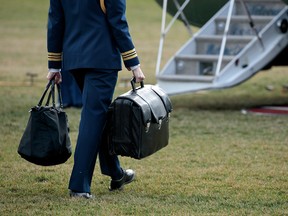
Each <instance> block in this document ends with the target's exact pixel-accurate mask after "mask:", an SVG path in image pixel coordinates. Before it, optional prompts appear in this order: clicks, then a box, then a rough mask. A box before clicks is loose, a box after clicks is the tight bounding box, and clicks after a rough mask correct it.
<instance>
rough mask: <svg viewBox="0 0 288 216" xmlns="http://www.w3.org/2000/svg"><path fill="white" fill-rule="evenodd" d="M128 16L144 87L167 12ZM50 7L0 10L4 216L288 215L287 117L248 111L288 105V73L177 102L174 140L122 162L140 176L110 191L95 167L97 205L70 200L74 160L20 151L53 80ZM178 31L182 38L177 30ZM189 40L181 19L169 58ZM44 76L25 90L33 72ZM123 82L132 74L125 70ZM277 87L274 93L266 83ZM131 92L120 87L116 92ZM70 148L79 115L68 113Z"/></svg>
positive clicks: (141, 4)
mask: <svg viewBox="0 0 288 216" xmlns="http://www.w3.org/2000/svg"><path fill="white" fill-rule="evenodd" d="M127 3H128V15H127V16H128V19H129V21H130V29H131V32H132V35H133V37H134V42H135V44H136V47H137V51H138V53H139V55H140V57H141V64H142V67H143V70H144V72H145V74H146V76H147V79H146V83H155V82H156V79H155V74H154V71H155V65H156V57H157V52H158V43H159V35H160V33H159V31H160V22H161V10H160V8H159V7H158V5H156V4H155V3H154V1H152V0H149V1H141V0H129V1H127ZM47 7H48V1H39V0H29V1H20V0H14V1H7V2H2V4H1V8H0V32H1V34H0V50H1V52H0V65H1V67H0V104H1V107H0V116H1V124H0V215H17V216H18V215H66V216H67V215H141V216H142V215H181V216H182V215H288V174H287V173H288V154H287V150H288V145H287V143H288V138H287V134H288V129H287V128H288V127H287V126H288V123H287V122H288V117H286V116H256V115H243V114H242V113H241V109H244V108H248V107H252V106H258V105H265V104H287V103H288V93H287V92H284V91H283V90H282V85H284V84H287V83H288V78H287V75H288V74H287V68H285V67H277V68H272V69H271V70H269V71H267V72H263V73H259V74H257V75H256V76H255V77H253V78H252V79H250V80H249V81H247V82H245V83H243V84H242V85H240V86H237V87H235V88H231V89H225V90H219V91H211V92H201V93H197V94H188V95H179V96H173V97H171V99H172V103H173V106H174V111H173V113H172V115H171V122H170V143H169V145H168V146H167V147H166V148H164V149H162V150H161V151H159V152H158V153H156V154H154V155H152V156H150V157H148V158H146V159H143V160H140V161H138V160H134V159H130V158H121V162H122V165H123V167H127V168H130V167H131V168H133V169H135V170H136V172H137V180H136V181H135V182H134V183H133V184H131V185H129V186H127V187H125V189H124V190H123V191H121V192H115V193H114V192H113V193H111V192H109V191H108V189H107V188H108V186H109V179H108V178H107V177H104V176H102V175H100V170H99V167H98V164H97V166H96V169H95V175H94V179H93V183H92V192H93V193H94V194H95V196H96V198H95V199H94V200H78V199H70V198H69V197H68V190H67V184H68V180H69V175H70V172H71V169H72V165H73V158H72V157H71V159H69V160H68V162H67V163H65V164H63V165H59V166H54V167H41V166H36V165H33V164H30V163H28V162H26V161H25V160H23V159H21V158H20V156H19V155H18V154H17V147H18V144H19V140H20V138H21V135H22V133H23V130H24V128H25V126H26V123H27V120H28V116H29V113H28V110H29V109H30V107H31V106H33V105H35V104H36V103H37V102H38V99H39V97H40V95H41V92H42V91H43V88H44V85H45V83H46V80H45V76H46V71H47V69H46V48H45V47H46V42H45V34H46V33H45V32H46V22H47V18H46V17H47ZM179 32H183V34H180V33H179ZM187 38H188V35H187V33H186V30H185V29H184V27H183V26H182V24H180V23H177V25H176V26H175V27H174V28H173V30H172V33H171V35H169V36H167V39H168V41H167V43H166V45H167V48H166V49H165V52H164V57H163V61H164V62H165V61H167V60H168V58H169V56H170V55H171V54H173V52H174V51H175V50H177V49H178V48H179V46H180V45H181V43H183V41H185V40H186V39H187ZM28 71H31V72H33V73H37V74H38V77H37V78H36V84H35V85H34V86H32V87H31V86H29V85H27V77H26V75H25V74H26V72H28ZM120 76H130V72H127V71H125V70H124V71H122V72H121V75H120ZM267 85H273V86H274V87H275V89H274V91H267V90H265V87H266V86H267ZM128 89H129V88H124V87H121V86H120V85H118V86H117V89H116V93H115V95H118V94H120V93H122V92H125V91H127V90H128ZM67 113H68V117H69V122H70V127H71V134H70V135H71V139H72V144H73V147H75V140H76V137H77V130H78V122H79V118H80V117H79V116H80V111H79V110H77V109H67Z"/></svg>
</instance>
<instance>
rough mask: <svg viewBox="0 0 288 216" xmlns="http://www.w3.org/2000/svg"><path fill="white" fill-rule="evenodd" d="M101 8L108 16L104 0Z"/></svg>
mask: <svg viewBox="0 0 288 216" xmlns="http://www.w3.org/2000/svg"><path fill="white" fill-rule="evenodd" d="M100 7H101V9H102V11H103V13H105V14H106V7H105V4H104V0H100Z"/></svg>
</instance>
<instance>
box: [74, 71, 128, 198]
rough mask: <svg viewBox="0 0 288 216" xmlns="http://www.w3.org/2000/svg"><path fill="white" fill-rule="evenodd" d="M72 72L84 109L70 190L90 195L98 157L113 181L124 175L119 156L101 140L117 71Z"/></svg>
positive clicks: (102, 169)
mask: <svg viewBox="0 0 288 216" xmlns="http://www.w3.org/2000/svg"><path fill="white" fill-rule="evenodd" d="M70 72H71V73H72V74H73V76H74V78H75V80H76V82H77V84H78V86H79V88H80V90H81V93H82V102H83V107H82V111H81V119H80V125H79V134H78V139H77V144H76V149H75V153H74V166H73V170H72V173H71V177H70V181H69V189H70V190H72V191H75V192H85V193H90V188H91V181H92V177H93V172H94V168H95V163H96V158H97V155H99V163H100V169H101V173H102V174H104V175H107V176H110V177H111V178H112V179H114V180H117V179H120V178H122V176H123V171H122V169H121V167H120V163H119V160H118V157H117V156H116V155H110V154H109V152H108V147H107V142H105V141H106V140H107V139H104V138H102V134H103V130H104V127H105V123H106V120H107V111H108V107H109V105H110V104H111V101H112V97H113V93H114V89H115V85H116V82H117V78H118V71H115V70H106V71H101V70H96V69H77V70H71V71H70Z"/></svg>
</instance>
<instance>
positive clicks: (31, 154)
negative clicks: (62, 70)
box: [18, 80, 72, 166]
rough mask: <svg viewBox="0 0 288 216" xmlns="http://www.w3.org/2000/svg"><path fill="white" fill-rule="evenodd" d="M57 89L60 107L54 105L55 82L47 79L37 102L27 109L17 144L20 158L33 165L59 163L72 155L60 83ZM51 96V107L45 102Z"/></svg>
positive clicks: (48, 100)
mask: <svg viewBox="0 0 288 216" xmlns="http://www.w3.org/2000/svg"><path fill="white" fill-rule="evenodd" d="M57 88H58V96H59V102H60V108H56V105H55V83H54V80H51V81H50V82H49V83H48V84H47V86H46V89H45V91H44V93H43V94H42V97H41V99H40V101H39V103H38V105H37V106H34V107H32V108H31V110H30V117H29V120H28V123H27V126H26V129H25V131H24V134H23V136H22V138H21V140H20V144H19V147H18V153H19V154H20V155H21V157H22V158H24V159H25V160H27V161H29V162H31V163H34V164H37V165H42V166H52V165H57V164H62V163H64V162H66V161H67V160H68V158H69V157H70V156H71V154H72V150H71V142H70V138H69V134H68V120H67V115H66V113H65V112H64V111H63V110H62V108H63V104H62V98H61V89H60V85H57ZM49 89H50V91H49V94H48V97H47V101H46V104H45V106H42V102H43V100H44V98H45V95H46V93H47V91H48V90H49ZM51 97H52V106H51V105H49V102H50V99H51Z"/></svg>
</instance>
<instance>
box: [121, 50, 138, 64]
mask: <svg viewBox="0 0 288 216" xmlns="http://www.w3.org/2000/svg"><path fill="white" fill-rule="evenodd" d="M121 55H122V58H123V60H124V61H127V60H130V59H133V58H136V57H137V53H136V50H135V48H134V49H132V50H129V51H127V52H124V53H121Z"/></svg>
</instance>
